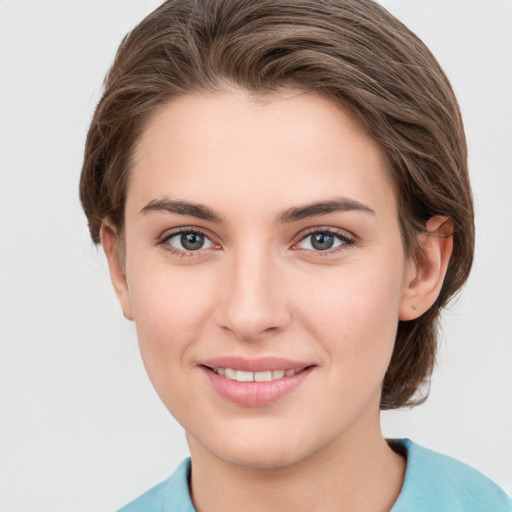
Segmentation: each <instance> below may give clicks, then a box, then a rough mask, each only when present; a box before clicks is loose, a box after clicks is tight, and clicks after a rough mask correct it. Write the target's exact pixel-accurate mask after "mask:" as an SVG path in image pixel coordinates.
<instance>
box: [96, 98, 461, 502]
mask: <svg viewBox="0 0 512 512" xmlns="http://www.w3.org/2000/svg"><path fill="white" fill-rule="evenodd" d="M134 161H135V164H134V166H133V169H132V170H131V177H130V182H129V187H128V193H127V200H126V208H125V240H124V244H123V246H124V251H125V253H124V254H123V255H122V256H123V257H122V258H121V259H120V258H119V257H118V256H119V255H118V252H117V250H116V242H117V240H116V233H115V229H113V227H112V226H111V225H110V224H109V223H108V220H107V219H106V220H105V222H104V224H103V228H102V244H103V247H104V249H105V252H106V255H107V258H108V261H109V266H110V271H111V277H112V282H113V285H114V288H115V290H116V293H117V295H118V297H119V300H120V303H121V307H122V309H123V312H124V314H125V316H126V317H127V318H129V319H132V320H134V321H135V324H136V327H137V333H138V339H139V344H140V349H141V354H142V357H143V360H144V364H145V366H146V369H147V372H148V374H149V377H150V379H151V381H152V383H153V385H154V387H155V389H156V390H157V392H158V394H159V396H160V397H161V399H162V401H163V402H164V404H165V405H166V406H167V408H168V409H169V411H170V412H171V413H172V414H173V415H174V416H175V418H176V419H177V420H178V421H179V422H180V423H181V425H182V426H183V427H184V428H185V430H186V433H187V439H188V442H189V446H190V450H191V457H192V465H193V471H192V483H191V493H192V498H193V501H194V506H195V507H196V509H197V510H198V511H199V512H209V511H214V510H223V511H228V512H229V511H231V510H233V511H234V510H241V509H243V510H248V511H260V510H262V511H263V510H265V511H267V510H269V508H270V509H272V510H280V511H287V510H310V511H313V510H319V511H320V510H321V511H327V510H336V511H339V510H347V511H348V510H350V511H359V510H361V511H363V510H364V511H385V510H389V509H390V508H391V506H392V504H393V503H394V501H395V500H396V498H397V496H398V494H399V492H400V489H401V485H402V483H403V477H404V472H405V465H406V463H405V460H403V459H402V458H401V457H400V456H399V455H398V454H396V453H394V452H393V451H392V450H391V449H390V448H389V447H388V445H387V443H386V441H385V440H384V438H383V436H382V433H381V429H380V420H379V400H380V395H381V383H382V380H383V377H384V374H385V372H386V368H387V366H388V364H389V360H390V357H391V353H392V349H393V344H394V340H395V334H396V329H397V324H398V320H399V319H402V320H410V319H412V318H415V317H417V316H419V315H421V314H422V313H423V312H424V311H426V310H427V309H428V308H429V307H430V306H431V305H432V303H433V302H434V300H435V298H436V297H437V295H438V293H439V290H440V287H441V285H442V281H443V278H444V274H445V272H446V267H447V264H448V260H449V257H450V254H451V248H452V246H451V244H452V240H451V238H450V237H439V236H424V235H421V236H420V235H419V237H418V239H419V242H420V245H421V247H422V249H423V255H422V257H421V258H417V259H414V258H408V257H406V254H405V253H404V249H403V245H402V240H401V235H400V228H399V222H398V213H397V206H396V204H397V203H396V197H395V192H394V187H393V184H392V182H391V180H390V178H389V172H388V169H387V163H386V159H385V157H384V154H383V152H382V150H381V148H380V147H379V146H378V144H377V143H376V142H375V141H373V140H372V139H371V138H370V137H368V136H367V135H366V133H365V132H364V131H363V129H362V128H361V126H360V125H359V124H358V123H357V122H356V121H355V120H354V119H352V118H351V117H350V116H349V115H347V114H346V113H345V112H343V111H342V110H340V109H339V108H338V107H335V106H334V105H332V104H331V103H329V102H328V101H327V100H325V99H322V98H319V97H316V96H313V95H308V94H304V93H299V92H297V91H285V92H281V93H279V94H277V95H275V96H272V97H269V98H266V99H265V100H264V101H262V100H259V101H256V100H254V99H252V98H251V97H250V96H249V95H248V94H247V93H246V92H244V91H241V90H237V89H227V90H226V91H224V92H222V93H215V94H206V93H205V94H195V95H189V96H185V97H182V98H180V99H178V100H175V101H173V102H170V103H169V104H167V105H165V106H164V107H162V108H161V109H160V111H159V112H158V113H157V114H156V115H155V116H154V117H153V118H152V119H150V121H149V122H148V124H147V126H146V129H145V131H144V133H143V135H142V137H141V139H140V141H139V143H138V145H137V147H136V151H135V160H134ZM340 197H343V198H345V199H346V198H349V199H351V200H353V201H357V202H359V203H361V204H363V205H366V207H367V208H368V209H371V211H372V212H369V211H363V210H349V211H335V212H330V213H324V214H321V215H315V216H310V217H304V218H302V219H296V220H294V221H292V222H287V223H279V222H276V217H277V216H278V215H279V214H280V213H282V212H284V211H286V210H288V209H290V208H292V207H298V206H303V205H306V204H309V203H313V202H319V201H327V200H333V199H336V198H340ZM155 200H160V201H163V200H181V201H189V202H194V203H200V204H201V205H205V206H207V207H208V208H210V209H212V210H215V211H216V212H218V213H219V215H221V216H222V218H223V220H224V222H223V223H217V222H214V221H212V220H206V219H201V218H197V217H196V216H193V215H181V214H177V213H172V212H169V211H161V210H156V211H154V210H152V211H145V212H142V213H141V210H143V209H144V208H145V207H147V205H148V204H150V203H151V202H152V201H153V202H154V201H155ZM445 220H446V218H442V217H435V218H433V219H431V220H430V221H429V223H427V228H428V229H429V230H431V231H435V230H436V229H437V228H438V227H439V226H441V225H442V226H441V227H440V228H439V229H440V230H441V233H448V232H449V231H450V228H451V225H450V222H447V223H445V224H443V222H444V221H445ZM191 227H193V228H194V229H196V230H201V231H203V232H204V233H205V235H206V236H207V239H206V240H205V245H204V246H203V248H202V249H200V250H199V251H193V250H189V251H188V253H187V254H185V253H186V250H185V248H184V247H183V245H180V236H174V238H169V236H170V235H171V234H173V233H174V234H175V231H176V230H177V231H179V230H180V229H182V230H183V231H186V230H187V228H191ZM326 228H329V229H330V230H335V231H336V232H337V233H338V234H339V235H341V236H342V237H344V238H337V235H336V237H335V238H334V240H335V243H334V248H332V249H329V250H325V251H322V250H318V249H316V248H315V247H314V246H313V245H312V237H311V236H308V235H311V233H312V232H314V233H317V234H318V232H322V230H323V232H325V229H326ZM166 237H167V238H166ZM347 239H349V240H351V241H352V243H349V242H347V241H346V240H347ZM344 240H345V241H344ZM170 247H171V248H172V249H174V250H178V251H179V254H175V253H172V252H170V251H169V248H170ZM120 261H122V264H121V263H120ZM225 355H235V356H240V357H244V358H249V359H251V358H258V357H263V356H278V357H284V358H288V359H293V360H297V361H306V362H308V363H309V364H312V365H314V368H313V370H312V371H311V372H310V374H309V375H308V376H307V378H306V379H305V381H304V382H303V383H302V384H301V385H300V386H299V387H298V388H296V389H294V390H293V391H292V392H291V393H289V394H288V395H286V396H285V397H283V398H282V399H280V400H278V401H277V402H275V403H272V404H269V405H265V406H262V407H245V406H242V405H237V404H234V403H232V402H230V401H229V400H226V399H225V398H224V397H222V396H220V395H219V394H217V393H216V392H215V391H214V390H213V389H212V387H211V386H210V384H209V382H208V379H207V378H205V374H204V371H203V370H202V369H201V367H200V366H199V364H200V362H201V361H203V360H204V359H206V358H211V357H217V356H225Z"/></svg>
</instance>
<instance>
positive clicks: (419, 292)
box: [399, 216, 453, 320]
mask: <svg viewBox="0 0 512 512" xmlns="http://www.w3.org/2000/svg"><path fill="white" fill-rule="evenodd" d="M425 227H426V231H427V232H426V233H420V234H419V235H418V244H419V251H418V254H417V257H416V259H414V258H411V259H410V260H409V262H408V263H407V268H406V271H405V279H404V287H403V290H402V298H401V301H400V308H399V318H400V320H414V319H415V318H418V317H419V316H421V315H422V314H423V313H425V311H427V310H428V309H429V308H430V306H432V304H434V302H435V300H436V299H437V297H438V296H439V293H440V291H441V287H442V286H443V281H444V277H445V275H446V270H447V269H448V263H449V261H450V257H451V254H452V250H453V236H452V234H453V223H452V222H451V220H450V219H449V218H448V217H443V216H436V217H432V218H431V219H430V220H429V221H428V222H427V224H426V226H425Z"/></svg>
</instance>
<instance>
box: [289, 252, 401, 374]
mask: <svg viewBox="0 0 512 512" xmlns="http://www.w3.org/2000/svg"><path fill="white" fill-rule="evenodd" d="M359 263H361V264H357V265H355V264H354V265H347V266H344V267H342V268H337V269H333V272H331V273H330V274H329V275H328V276H326V275H324V276H323V277H322V279H318V276H316V279H315V282H311V283H310V285H309V286H302V287H300V289H299V287H297V289H296V290H295V294H296V296H297V300H296V302H295V303H296V304H297V305H299V307H300V308H301V313H299V314H298V317H300V318H302V319H303V322H304V324H305V327H306V329H307V330H308V331H310V333H311V334H312V336H313V338H314V339H317V340H323V343H324V344H326V345H327V346H326V349H327V352H328V353H329V354H330V357H331V359H332V360H333V361H337V362H339V361H341V362H342V364H344V365H345V364H346V362H347V359H350V358H353V359H360V361H361V364H365V358H366V360H368V361H371V360H377V359H378V360H380V361H382V363H383V364H385V365H387V361H388V359H389V357H390V355H391V351H392V349H393V345H394V341H395V336H396V329H397V326H398V308H399V302H400V297H401V278H402V264H401V259H400V258H395V261H393V259H392V258H386V259H381V262H380V263H379V259H378V258H374V259H369V261H368V262H367V264H365V263H364V262H359Z"/></svg>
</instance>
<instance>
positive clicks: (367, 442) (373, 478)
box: [188, 414, 406, 512]
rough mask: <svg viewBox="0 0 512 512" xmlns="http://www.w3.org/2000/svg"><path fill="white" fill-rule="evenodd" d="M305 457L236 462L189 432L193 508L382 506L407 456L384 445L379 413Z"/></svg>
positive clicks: (263, 511)
mask: <svg viewBox="0 0 512 512" xmlns="http://www.w3.org/2000/svg"><path fill="white" fill-rule="evenodd" d="M363 423H365V424H366V425H369V427H367V428H364V429H362V428H361V425H358V426H355V428H353V429H351V431H350V432H345V433H344V434H343V436H340V438H339V439H336V440H335V441H333V442H332V443H331V444H329V445H328V446H326V447H325V448H323V449H321V450H319V451H317V452H316V453H313V454H311V455H310V456H308V457H307V458H306V459H304V460H301V461H298V462H295V463H292V464H289V465H286V466H282V467H276V468H270V469H269V468H265V469H260V468H246V467H240V466H235V465H233V464H230V463H228V462H225V461H223V460H221V459H220V458H218V457H216V456H215V455H213V454H211V453H210V452H209V451H207V450H206V448H205V447H204V446H203V445H201V444H200V443H199V441H197V440H196V439H194V438H193V437H191V436H188V441H189V445H190V451H191V456H192V479H191V495H192V500H193V502H194V506H195V508H196V510H197V512H211V511H217V510H222V511H223V512H234V511H239V510H244V511H247V512H267V511H268V510H279V511H280V512H292V511H293V512H296V511H297V510H307V511H308V512H316V511H322V512H326V511H331V510H332V511H337V512H339V511H347V512H348V511H350V512H359V511H361V512H363V511H365V512H367V511H375V512H386V511H389V510H390V509H391V507H392V506H393V504H394V502H395V501H396V499H397V498H398V495H399V494H400V490H401V487H402V484H403V479H404V475H405V466H406V462H405V460H404V459H403V458H402V457H401V456H400V455H398V454H396V453H395V452H393V450H391V448H390V447H389V446H388V444H387V442H386V441H385V439H384V438H383V436H382V434H381V430H380V420H379V416H378V414H377V416H376V418H374V421H372V422H368V421H366V422H363Z"/></svg>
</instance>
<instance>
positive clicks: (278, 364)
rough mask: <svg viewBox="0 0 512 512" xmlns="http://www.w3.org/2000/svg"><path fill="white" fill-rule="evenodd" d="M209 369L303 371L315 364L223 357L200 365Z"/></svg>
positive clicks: (270, 358)
mask: <svg viewBox="0 0 512 512" xmlns="http://www.w3.org/2000/svg"><path fill="white" fill-rule="evenodd" d="M199 364H200V365H202V366H208V367H209V368H232V369H234V370H243V371H246V372H264V371H267V370H302V369H303V368H306V367H308V366H312V365H313V364H312V363H310V362H307V361H294V360H292V359H283V358H281V357H260V358H257V359H247V358H244V357H235V356H221V357H214V358H211V359H205V360H202V361H200V363H199Z"/></svg>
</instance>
